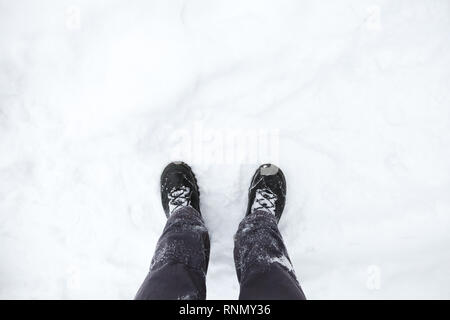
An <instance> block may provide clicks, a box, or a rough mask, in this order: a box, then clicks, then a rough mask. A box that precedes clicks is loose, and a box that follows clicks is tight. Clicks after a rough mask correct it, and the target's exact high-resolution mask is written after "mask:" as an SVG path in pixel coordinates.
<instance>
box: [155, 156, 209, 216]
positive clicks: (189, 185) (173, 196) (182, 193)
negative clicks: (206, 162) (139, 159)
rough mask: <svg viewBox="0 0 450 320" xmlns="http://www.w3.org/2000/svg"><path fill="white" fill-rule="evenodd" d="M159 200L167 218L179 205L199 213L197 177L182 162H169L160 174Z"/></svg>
mask: <svg viewBox="0 0 450 320" xmlns="http://www.w3.org/2000/svg"><path fill="white" fill-rule="evenodd" d="M161 201H162V205H163V208H164V212H165V213H166V216H167V218H168V217H170V215H171V214H172V213H173V212H174V211H175V210H176V209H178V208H180V207H192V208H194V209H195V210H197V211H198V213H200V192H199V190H198V186H197V179H196V178H195V175H194V173H193V172H192V170H191V168H190V167H189V166H188V165H187V164H186V163H184V162H181V161H175V162H171V163H169V164H168V165H167V166H166V168H165V169H164V171H163V173H162V174H161Z"/></svg>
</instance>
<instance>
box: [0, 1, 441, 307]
mask: <svg viewBox="0 0 450 320" xmlns="http://www.w3.org/2000/svg"><path fill="white" fill-rule="evenodd" d="M449 40H450V2H449V1H447V0H441V1H439V0H422V1H414V0H395V1H381V0H371V1H366V0H354V1H351V0H345V1H344V0H342V1H334V0H329V1H326V0H323V1H314V0H310V1H296V0H292V1H288V0H274V1H264V0H254V1H245V0H238V1H237V0H236V1H235V0H224V1H210V0H185V1H181V0H180V1H166V0H164V1H148V0H136V1H124V0H123V1H113V0H108V1H106V0H105V1H98V0H96V1H93V0H89V1H88V0H86V1H80V0H71V1H66V0H57V1H56V0H46V1H24V0H17V1H8V0H0V257H1V258H0V260H1V263H0V298H3V299H5V298H7V299H16V298H33V299H34V298H62V299H78V298H87V299H91V298H113V299H115V298H122V299H129V298H133V296H134V294H135V293H136V291H137V289H138V287H139V286H140V284H141V282H142V281H143V279H144V277H145V275H146V272H147V270H148V268H149V265H150V260H151V257H152V254H153V251H154V248H155V245H156V241H157V239H158V237H159V235H160V233H161V231H162V229H163V227H164V223H165V220H166V218H165V215H164V213H163V210H162V207H161V204H160V195H159V176H160V173H161V171H162V169H163V167H164V166H165V165H166V164H167V163H168V162H169V161H171V160H185V161H187V162H188V163H189V164H191V165H192V167H193V170H194V171H195V172H196V175H197V178H198V182H199V184H200V188H201V208H202V213H203V215H204V217H205V221H206V224H207V226H208V228H209V230H210V236H211V250H212V251H211V261H210V267H209V273H208V277H207V286H208V298H210V299H216V298H231V299H234V298H236V297H237V296H238V291H239V287H238V284H237V280H236V275H235V271H234V263H233V258H232V252H233V234H234V232H235V231H236V229H237V226H238V223H239V221H240V220H241V218H242V216H243V214H244V211H245V208H246V200H247V188H248V185H249V183H250V179H251V177H252V175H253V172H254V170H255V169H256V168H257V166H258V165H259V164H260V163H261V162H265V161H273V162H274V163H276V164H277V165H278V166H280V167H281V168H282V169H283V171H284V173H285V175H286V179H287V184H288V191H287V207H286V210H285V213H284V215H283V217H282V219H281V221H280V229H281V232H282V234H283V236H284V238H285V242H286V244H287V247H288V251H289V255H290V257H291V259H292V263H293V266H294V269H295V272H296V274H297V275H298V276H299V279H300V281H301V284H302V286H303V289H304V291H305V294H306V295H307V297H308V298H310V299H319V298H323V299H330V298H342V299H346V298H361V299H372V298H373V299H380V298H387V299H392V298H447V299H448V298H450V271H449V270H450V269H449V265H450V232H449V230H450V90H449V87H450V41H449Z"/></svg>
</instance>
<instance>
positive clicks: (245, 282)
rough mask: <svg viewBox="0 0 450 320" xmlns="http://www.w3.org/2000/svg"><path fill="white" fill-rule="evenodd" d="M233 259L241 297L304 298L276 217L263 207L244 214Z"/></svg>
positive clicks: (267, 298)
mask: <svg viewBox="0 0 450 320" xmlns="http://www.w3.org/2000/svg"><path fill="white" fill-rule="evenodd" d="M234 260H235V264H236V272H237V276H238V280H239V283H240V286H241V291H240V294H239V299H241V300H258V299H262V300H271V299H274V300H277V299H282V300H303V299H306V298H305V295H304V294H303V291H302V289H301V287H300V285H299V283H298V281H297V278H296V276H295V273H294V269H293V267H292V264H291V261H290V259H289V256H288V253H287V250H286V247H285V245H284V243H283V238H282V237H281V234H280V231H279V230H278V226H277V220H276V218H275V217H274V216H273V215H272V214H270V213H267V212H265V211H256V212H254V213H252V214H250V215H248V216H247V217H245V218H244V219H243V220H242V222H241V223H240V225H239V229H238V231H237V233H236V236H235V244H234Z"/></svg>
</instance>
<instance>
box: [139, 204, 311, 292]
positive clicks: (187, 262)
mask: <svg viewBox="0 0 450 320" xmlns="http://www.w3.org/2000/svg"><path fill="white" fill-rule="evenodd" d="M209 249H210V244H209V236H208V231H207V229H206V227H205V225H204V222H203V219H202V218H201V216H200V214H199V213H198V212H197V211H196V210H195V209H193V208H189V207H187V208H181V209H178V210H177V211H176V212H175V213H173V214H172V215H171V216H170V217H169V219H168V220H167V224H166V227H165V228H164V232H163V234H162V236H161V238H160V239H159V241H158V244H157V246H156V251H155V254H154V257H153V259H152V263H151V266H150V272H149V273H148V275H147V277H146V278H145V280H144V283H143V284H142V286H141V288H140V289H139V291H138V293H137V295H136V299H151V300H157V299H167V300H173V299H193V300H202V299H205V298H206V283H205V277H206V272H207V269H208V260H209ZM234 258H235V265H236V271H237V275H238V280H239V283H240V287H241V292H240V295H239V299H244V300H246V299H305V296H304V294H303V291H302V289H301V287H300V285H299V284H298V281H297V279H296V276H295V273H294V271H293V269H292V266H291V264H290V260H289V257H288V255H287V251H286V248H285V246H284V244H283V239H282V237H281V235H280V232H279V231H278V227H277V223H276V219H275V217H274V216H273V215H271V214H270V213H267V212H264V211H256V212H255V213H253V214H251V215H249V216H247V217H245V219H244V220H243V221H242V222H241V224H240V225H239V229H238V231H237V233H236V236H235V249H234Z"/></svg>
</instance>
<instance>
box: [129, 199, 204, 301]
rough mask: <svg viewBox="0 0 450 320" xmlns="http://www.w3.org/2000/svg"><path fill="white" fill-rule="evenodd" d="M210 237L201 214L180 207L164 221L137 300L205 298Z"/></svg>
mask: <svg viewBox="0 0 450 320" xmlns="http://www.w3.org/2000/svg"><path fill="white" fill-rule="evenodd" d="M209 248H210V244H209V236H208V231H207V229H206V227H205V224H204V222H203V219H202V217H201V215H200V214H199V213H198V212H197V211H196V210H195V209H193V208H190V207H186V208H180V209H178V210H177V211H176V212H175V213H173V214H172V215H171V216H170V217H169V219H168V220H167V224H166V227H165V228H164V231H163V234H162V236H161V238H160V239H159V241H158V244H157V246H156V251H155V254H154V256H153V259H152V262H151V266H150V271H149V273H148V275H147V277H146V278H145V280H144V282H143V284H142V286H141V287H140V289H139V291H138V293H137V294H136V299H138V300H164V299H165V300H174V299H190V300H193V299H206V284H205V277H206V272H207V269H208V261H209Z"/></svg>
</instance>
